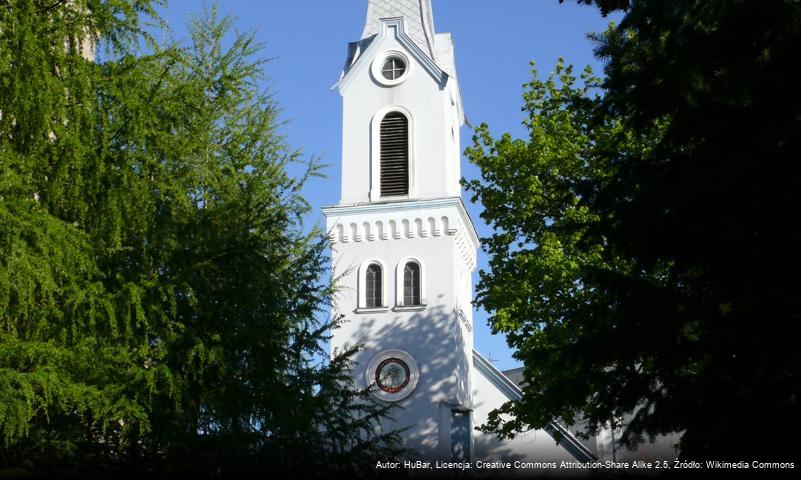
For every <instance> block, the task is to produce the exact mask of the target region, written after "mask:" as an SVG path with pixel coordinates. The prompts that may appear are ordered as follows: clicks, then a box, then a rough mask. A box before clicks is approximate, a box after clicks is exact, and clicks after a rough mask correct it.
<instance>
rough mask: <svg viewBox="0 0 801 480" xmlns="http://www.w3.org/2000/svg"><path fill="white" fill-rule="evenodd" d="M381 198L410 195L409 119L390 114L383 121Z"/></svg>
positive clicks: (397, 114)
mask: <svg viewBox="0 0 801 480" xmlns="http://www.w3.org/2000/svg"><path fill="white" fill-rule="evenodd" d="M380 136H381V138H380V145H381V196H382V197H392V196H399V195H408V194H409V119H408V118H406V115H404V114H402V113H400V112H389V113H388V114H386V115H385V116H384V118H383V120H381V133H380Z"/></svg>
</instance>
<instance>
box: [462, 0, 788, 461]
mask: <svg viewBox="0 0 801 480" xmlns="http://www.w3.org/2000/svg"><path fill="white" fill-rule="evenodd" d="M583 3H593V2H589V1H588V2H583ZM597 4H598V5H599V6H600V8H601V9H602V11H603V13H607V12H608V11H609V9H615V8H621V9H622V10H623V14H624V17H623V20H622V21H621V22H620V24H619V25H617V26H614V25H613V26H611V27H610V29H609V30H608V31H607V32H606V33H604V34H603V35H596V36H595V37H594V39H595V40H596V41H597V42H598V48H597V54H598V55H599V57H600V58H601V59H602V60H604V61H605V68H604V75H603V76H602V78H600V79H593V78H592V76H591V75H590V74H586V75H583V76H582V78H581V80H579V79H577V78H575V76H574V75H573V74H572V71H571V69H570V68H568V67H565V66H564V65H563V64H560V66H559V67H558V68H557V70H556V71H555V72H554V73H553V74H552V75H551V76H550V78H549V79H548V80H546V81H542V80H539V79H537V77H536V73H535V76H534V79H533V80H532V81H531V83H529V84H528V85H527V86H526V90H525V94H524V99H525V107H524V110H525V112H526V113H527V114H528V119H527V120H526V121H525V126H526V127H527V129H528V131H529V137H528V138H524V139H513V138H512V137H511V136H509V135H504V136H502V137H501V138H498V139H496V138H494V137H493V136H492V135H491V134H490V131H489V128H488V127H487V126H486V125H482V126H481V127H479V128H478V129H477V131H476V135H475V137H474V142H473V146H472V147H471V148H468V150H467V153H466V154H467V156H468V158H469V159H470V160H471V161H472V162H474V163H475V164H476V165H478V167H479V168H480V169H481V178H480V179H474V180H470V181H467V182H466V186H467V188H468V190H470V191H472V192H473V196H474V200H480V201H481V202H482V204H483V205H484V208H485V210H484V213H483V214H482V217H483V218H484V219H485V220H486V221H487V222H488V223H489V225H490V226H492V227H493V228H494V233H493V235H492V236H491V237H490V238H488V239H484V242H485V248H486V249H487V251H488V253H489V254H490V265H489V266H490V269H489V270H488V271H485V272H481V281H480V283H479V286H478V295H477V301H478V303H479V305H481V306H483V307H484V308H486V309H487V310H488V311H489V312H491V318H490V322H491V325H492V327H493V329H494V330H495V331H497V332H504V333H506V334H507V337H508V341H509V344H510V346H512V347H513V348H514V349H515V350H516V354H515V355H516V357H517V358H518V359H520V360H522V361H523V362H524V364H525V371H524V377H525V379H526V381H527V384H528V386H527V387H526V388H525V391H524V397H523V400H522V401H521V402H519V403H509V404H507V405H506V406H504V408H503V409H501V411H499V412H496V413H498V414H500V413H502V412H505V413H511V414H513V415H512V418H511V419H509V420H507V419H506V417H504V416H502V415H496V416H494V417H493V419H492V421H491V422H490V423H489V424H488V425H487V426H486V428H487V429H489V430H494V431H497V432H500V433H501V434H504V435H509V434H514V433H515V432H518V431H520V430H523V429H526V428H529V427H542V426H544V424H545V423H546V422H547V421H548V420H550V419H552V418H556V417H558V418H562V419H564V420H565V421H567V422H568V423H570V422H572V421H576V420H578V419H581V420H582V421H583V422H587V424H586V427H587V429H588V430H589V431H590V432H593V431H594V430H595V429H596V428H597V427H598V426H599V425H601V424H604V423H606V422H610V421H611V422H613V423H614V422H619V421H620V419H625V422H624V424H623V425H622V427H623V438H622V441H623V443H625V444H627V445H629V446H632V447H633V446H636V445H637V444H638V443H640V442H641V441H642V440H643V439H645V438H648V437H651V436H654V435H659V434H665V433H670V432H680V433H681V441H680V443H679V445H678V447H679V452H680V453H681V455H682V456H683V457H685V458H687V457H696V458H710V457H711V456H715V455H747V456H749V458H750V457H756V456H759V458H766V457H780V458H784V459H787V458H790V457H788V455H793V454H794V453H793V450H792V442H789V441H788V438H789V437H790V435H792V434H793V432H797V431H799V428H801V414H800V412H801V409H799V393H801V391H800V389H801V381H799V374H800V373H801V354H800V353H799V349H798V348H797V347H796V346H795V335H794V332H795V330H796V328H795V327H796V325H797V323H798V322H799V320H801V303H799V302H800V301H801V296H799V295H798V293H797V290H798V282H797V281H796V280H795V278H796V276H797V272H798V271H799V268H800V267H801V253H799V249H798V241H799V239H801V227H800V226H799V223H798V222H797V221H795V220H794V219H795V218H796V217H797V216H798V205H799V204H801V202H799V200H801V199H799V195H800V194H801V188H799V187H801V185H800V184H799V182H800V180H799V178H801V177H800V176H799V167H798V165H799V164H798V159H799V158H801V157H800V156H799V153H801V152H800V151H799V139H801V135H800V134H801V94H800V93H799V90H798V88H797V87H796V86H795V85H794V78H795V77H794V76H793V75H792V74H791V71H792V65H793V63H794V60H793V59H794V57H795V56H797V52H799V51H801V22H799V20H801V5H800V4H799V3H798V2H792V1H776V2H750V1H712V2H709V1H689V2H658V1H648V0H643V1H632V2H605V1H599V2H597Z"/></svg>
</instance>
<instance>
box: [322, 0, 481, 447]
mask: <svg viewBox="0 0 801 480" xmlns="http://www.w3.org/2000/svg"><path fill="white" fill-rule="evenodd" d="M337 88H338V89H339V92H340V93H341V94H342V98H343V117H342V118H343V121H342V123H343V125H342V196H341V201H340V203H339V205H337V206H334V207H330V208H326V209H324V213H325V215H326V217H327V220H328V228H329V231H330V232H331V234H332V240H333V254H332V257H333V263H334V276H335V278H340V280H339V282H340V287H341V293H340V294H339V295H338V297H337V298H336V299H335V307H336V309H337V311H338V312H340V313H342V314H344V315H345V316H346V318H347V319H348V322H347V323H346V324H345V326H344V327H343V328H341V329H339V330H337V331H336V332H335V334H334V335H335V336H334V339H333V342H332V343H333V347H334V348H340V349H341V348H343V347H344V346H345V345H353V344H355V343H361V344H363V345H364V346H365V347H366V349H365V350H364V351H362V352H361V355H360V356H359V357H358V359H357V361H358V366H357V368H356V371H355V374H356V382H357V385H359V386H361V387H364V386H366V385H367V384H372V383H375V384H376V386H377V389H376V395H377V396H378V397H379V398H381V399H382V400H385V401H391V402H399V403H400V406H401V407H403V408H402V409H400V410H397V411H396V414H395V416H396V419H397V422H396V425H394V426H395V427H409V426H410V427H411V429H410V430H409V431H407V432H406V434H405V439H406V446H407V447H410V448H415V449H417V450H418V451H419V452H420V453H421V454H422V455H423V456H424V457H428V458H433V457H436V458H447V459H450V458H452V457H453V456H454V455H455V456H457V457H458V456H459V455H464V456H468V455H469V449H470V435H469V431H470V429H471V428H470V424H469V422H470V409H471V408H472V398H471V386H470V369H471V365H472V361H471V360H472V358H471V356H472V347H473V334H472V313H471V312H472V308H471V292H472V289H471V273H472V272H473V271H474V270H475V267H476V249H477V247H478V238H477V236H476V232H475V229H474V227H473V224H472V222H471V221H470V217H469V216H468V215H467V212H466V211H465V208H464V205H463V204H462V200H461V198H460V185H459V178H460V171H459V162H460V157H461V149H460V146H459V128H460V127H461V126H462V125H463V124H464V113H463V111H462V99H461V94H460V92H459V84H458V81H457V77H456V68H455V63H454V56H453V43H452V41H451V37H450V35H449V34H442V33H440V34H436V33H434V24H433V19H432V12H431V2H430V0H369V2H368V8H367V21H366V23H365V26H364V32H363V33H362V39H361V40H360V41H358V42H354V43H352V44H350V46H349V55H348V59H347V64H346V66H345V71H344V72H343V75H342V78H341V79H340V81H339V83H338V84H337ZM387 427H388V428H389V427H392V426H387ZM452 440H453V441H452ZM453 449H458V450H460V451H458V452H454V451H452V450H453Z"/></svg>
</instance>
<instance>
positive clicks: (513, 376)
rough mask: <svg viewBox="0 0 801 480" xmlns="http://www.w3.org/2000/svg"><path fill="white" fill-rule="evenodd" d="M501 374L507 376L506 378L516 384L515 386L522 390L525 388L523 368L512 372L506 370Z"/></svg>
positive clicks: (514, 369)
mask: <svg viewBox="0 0 801 480" xmlns="http://www.w3.org/2000/svg"><path fill="white" fill-rule="evenodd" d="M501 373H503V374H504V375H506V378H508V379H509V380H511V381H512V383H514V384H515V385H517V386H518V387H520V388H523V383H524V382H523V367H519V368H513V369H511V370H504V371H503V372H501Z"/></svg>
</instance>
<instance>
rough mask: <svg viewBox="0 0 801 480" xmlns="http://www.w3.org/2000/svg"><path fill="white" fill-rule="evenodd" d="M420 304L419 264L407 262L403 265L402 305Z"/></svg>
mask: <svg viewBox="0 0 801 480" xmlns="http://www.w3.org/2000/svg"><path fill="white" fill-rule="evenodd" d="M420 304H421V302H420V264H418V263H417V262H408V263H407V264H406V266H405V267H403V305H404V306H409V305H420Z"/></svg>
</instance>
